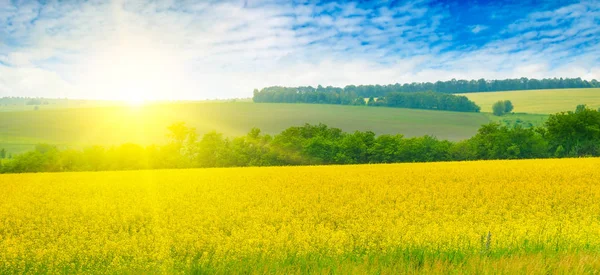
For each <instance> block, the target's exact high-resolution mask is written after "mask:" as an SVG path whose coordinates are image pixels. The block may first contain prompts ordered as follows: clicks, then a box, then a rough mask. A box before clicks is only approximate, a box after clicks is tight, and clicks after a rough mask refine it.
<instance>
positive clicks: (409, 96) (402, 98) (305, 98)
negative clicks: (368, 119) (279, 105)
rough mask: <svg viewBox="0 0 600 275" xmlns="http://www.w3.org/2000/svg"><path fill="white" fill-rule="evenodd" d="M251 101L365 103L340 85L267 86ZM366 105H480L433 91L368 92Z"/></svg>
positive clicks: (450, 107) (458, 107)
mask: <svg viewBox="0 0 600 275" xmlns="http://www.w3.org/2000/svg"><path fill="white" fill-rule="evenodd" d="M254 102H270V103H273V102H284V103H321V104H341V105H365V104H366V103H365V100H364V97H360V96H359V97H357V94H356V93H355V92H345V90H344V89H340V88H333V87H327V88H323V87H321V86H319V88H317V89H316V90H315V89H313V88H312V87H299V88H286V87H268V88H264V89H262V90H261V91H256V90H255V91H254ZM367 105H369V106H388V107H400V108H414V109H429V110H449V111H459V112H479V110H480V108H479V106H477V105H476V104H475V103H473V102H472V101H470V100H469V99H468V98H467V97H465V96H456V95H451V94H444V93H434V92H412V93H408V92H389V93H387V94H385V96H379V97H377V101H375V99H374V98H373V97H372V96H371V97H370V98H369V103H368V104H367Z"/></svg>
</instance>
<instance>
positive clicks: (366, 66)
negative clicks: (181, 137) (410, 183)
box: [0, 0, 600, 99]
mask: <svg viewBox="0 0 600 275" xmlns="http://www.w3.org/2000/svg"><path fill="white" fill-rule="evenodd" d="M478 8H479V9H484V10H485V9H486V6H480V7H478ZM502 11H503V8H502V7H494V16H495V18H494V19H486V20H485V21H484V20H482V21H481V22H469V24H468V25H461V24H459V23H457V22H456V21H455V20H456V18H461V16H463V17H464V16H467V14H455V13H454V12H453V10H452V9H451V8H449V7H448V6H446V5H443V4H439V3H437V2H429V1H425V0H421V1H410V2H404V3H400V4H392V3H387V2H381V3H363V2H360V3H359V2H346V1H344V2H326V3H320V2H308V3H291V2H287V1H285V2H282V3H280V2H271V1H252V0H248V1H214V2H201V3H196V1H181V2H179V1H142V0H132V1H129V0H128V1H125V0H123V1H120V0H114V1H111V2H105V1H90V2H74V1H71V2H68V3H67V4H65V3H58V2H51V3H48V4H45V5H42V4H39V3H34V2H31V3H30V2H27V3H25V4H15V3H13V2H12V1H7V0H0V96H5V95H27V96H61V97H62V96H68V97H86V98H123V97H127V96H128V95H127V94H128V93H131V94H132V95H134V96H136V95H137V94H145V95H147V96H149V97H151V98H156V99H162V98H215V97H221V98H223V97H246V96H250V95H251V91H252V89H253V88H261V87H264V86H269V85H288V86H293V85H317V84H323V85H338V86H344V85H347V84H375V83H377V84H385V83H395V82H413V81H436V80H446V79H451V78H467V79H471V78H480V77H485V78H504V77H521V76H527V77H552V76H575V77H577V76H581V77H584V78H600V69H599V67H598V65H596V64H598V61H599V60H598V59H599V58H600V52H599V51H600V50H599V49H597V47H596V45H597V44H598V42H600V41H599V39H600V33H599V31H600V28H598V26H599V25H600V24H599V23H600V22H599V19H598V18H600V14H599V13H600V4H598V2H596V1H589V2H585V1H584V2H580V3H575V4H570V5H564V6H558V7H554V6H552V7H548V8H546V9H542V10H540V11H537V12H532V13H529V14H524V15H523V16H522V17H521V18H518V19H516V20H513V19H510V20H508V19H507V20H502V16H505V15H503V14H507V13H503V12H502ZM490 18H491V17H490ZM490 20H492V21H490ZM469 34H470V35H469ZM482 39H483V40H482Z"/></svg>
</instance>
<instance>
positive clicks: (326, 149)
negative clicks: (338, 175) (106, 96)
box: [0, 105, 600, 173]
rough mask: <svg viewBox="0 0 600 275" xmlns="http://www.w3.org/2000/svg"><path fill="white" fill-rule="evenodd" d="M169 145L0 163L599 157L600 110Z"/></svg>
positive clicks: (89, 166) (48, 154)
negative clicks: (451, 129)
mask: <svg viewBox="0 0 600 275" xmlns="http://www.w3.org/2000/svg"><path fill="white" fill-rule="evenodd" d="M168 132H169V137H170V142H169V143H168V144H166V145H162V146H158V145H151V146H140V145H136V144H123V145H120V146H113V147H102V146H92V147H87V148H84V149H83V150H75V149H67V150H59V149H58V148H56V147H55V146H52V145H47V144H40V145H37V146H36V148H35V150H33V151H30V152H27V153H24V154H20V155H17V156H14V157H13V158H12V159H9V160H6V159H5V160H3V161H0V164H1V165H0V172H2V173H22V172H59V171H101V170H132V169H160V168H193V167H243V166H284V165H321V164H360V163H396V162H432V161H462V160H491V159H529V158H549V157H583V156H600V110H592V109H589V108H586V107H585V106H583V105H580V106H578V107H577V110H575V111H569V112H562V113H558V114H555V115H551V116H550V117H549V119H548V121H547V122H546V123H545V125H544V126H543V127H537V128H524V127H521V126H514V127H507V126H501V125H500V124H497V123H491V124H487V125H483V126H482V127H481V128H480V129H479V130H478V132H477V134H476V135H475V136H473V137H472V138H470V139H468V140H464V141H460V142H451V141H447V140H439V139H437V138H435V137H432V136H423V137H413V138H407V137H404V136H403V135H400V134H398V135H375V133H373V132H370V131H365V132H362V131H356V132H354V133H347V132H343V131H342V130H341V129H338V128H332V127H328V126H326V125H324V124H318V125H310V124H306V125H304V126H299V127H290V128H288V129H286V130H284V131H283V132H281V133H279V134H276V135H273V136H272V135H267V134H262V133H261V131H260V130H259V129H256V128H254V129H252V130H251V131H250V132H249V133H248V134H247V135H245V136H240V137H235V138H228V137H225V136H223V135H222V134H220V133H217V132H210V133H207V134H204V135H203V136H202V137H199V136H198V135H197V133H196V130H195V129H194V128H190V127H187V126H186V125H185V123H176V124H173V125H172V126H170V127H169V128H168Z"/></svg>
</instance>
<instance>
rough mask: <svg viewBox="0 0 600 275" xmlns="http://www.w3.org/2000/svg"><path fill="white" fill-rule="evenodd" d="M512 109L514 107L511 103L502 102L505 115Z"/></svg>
mask: <svg viewBox="0 0 600 275" xmlns="http://www.w3.org/2000/svg"><path fill="white" fill-rule="evenodd" d="M514 108H515V107H514V106H513V104H512V102H511V101H510V100H505V101H504V112H505V113H507V114H510V113H511V112H512V111H513V109H514Z"/></svg>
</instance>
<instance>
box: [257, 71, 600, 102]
mask: <svg viewBox="0 0 600 275" xmlns="http://www.w3.org/2000/svg"><path fill="white" fill-rule="evenodd" d="M564 88H600V82H598V81H596V80H592V81H587V80H583V79H581V78H564V79H563V78H544V79H533V78H532V79H528V78H526V77H522V78H514V79H504V80H486V79H478V80H475V79H473V80H462V79H461V80H456V79H452V80H449V81H437V82H435V83H432V82H421V83H417V82H413V83H405V84H399V83H396V84H390V85H359V86H355V85H348V86H346V87H344V88H339V87H331V86H328V87H323V86H321V85H319V86H318V87H317V88H314V87H311V86H304V87H280V86H276V87H267V88H263V89H261V90H260V91H259V90H257V89H255V90H254V97H253V99H254V102H288V103H294V102H306V103H325V102H330V103H332V102H337V103H334V104H341V103H340V102H341V100H340V99H339V98H336V97H337V96H338V95H342V97H343V95H353V96H352V97H350V98H351V99H354V98H356V97H362V98H370V97H384V96H386V95H387V94H389V93H392V92H406V93H414V92H428V91H433V92H437V93H474V92H494V91H512V90H539V89H564ZM298 94H302V95H304V96H306V99H302V100H300V101H296V100H298V97H297V95H298ZM271 96H273V97H274V98H275V99H274V101H268V100H267V99H266V98H268V97H271Z"/></svg>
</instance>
